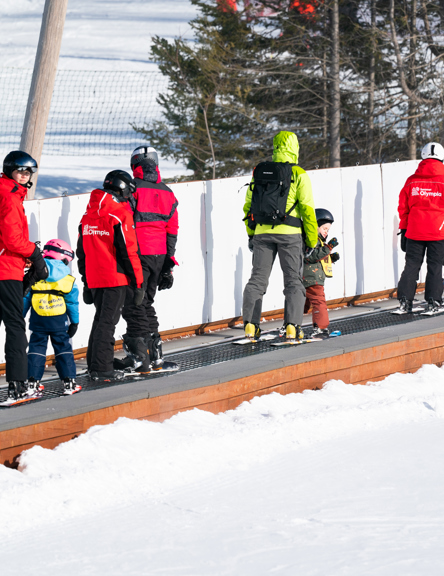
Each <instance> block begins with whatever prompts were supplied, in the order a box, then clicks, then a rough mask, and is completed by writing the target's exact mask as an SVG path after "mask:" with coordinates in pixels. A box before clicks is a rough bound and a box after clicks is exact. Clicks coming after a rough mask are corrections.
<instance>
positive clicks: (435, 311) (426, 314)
mask: <svg viewBox="0 0 444 576" xmlns="http://www.w3.org/2000/svg"><path fill="white" fill-rule="evenodd" d="M443 312H444V308H443V307H440V308H438V310H431V311H430V312H428V311H426V310H424V308H423V312H421V316H436V315H437V314H442V313H443Z"/></svg>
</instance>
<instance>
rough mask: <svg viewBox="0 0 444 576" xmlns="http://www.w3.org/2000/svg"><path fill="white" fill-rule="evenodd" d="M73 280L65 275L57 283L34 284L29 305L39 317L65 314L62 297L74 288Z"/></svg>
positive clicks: (42, 281) (68, 275)
mask: <svg viewBox="0 0 444 576" xmlns="http://www.w3.org/2000/svg"><path fill="white" fill-rule="evenodd" d="M74 281H75V278H74V276H71V275H70V274H67V275H66V276H65V277H64V278H62V279H61V280H57V282H46V280H40V281H39V282H36V283H35V284H34V285H33V287H32V289H31V291H32V298H31V304H32V308H33V310H35V312H37V314H38V315H39V316H61V315H62V314H65V312H66V304H65V298H64V295H66V294H69V293H70V292H71V290H72V287H73V286H74Z"/></svg>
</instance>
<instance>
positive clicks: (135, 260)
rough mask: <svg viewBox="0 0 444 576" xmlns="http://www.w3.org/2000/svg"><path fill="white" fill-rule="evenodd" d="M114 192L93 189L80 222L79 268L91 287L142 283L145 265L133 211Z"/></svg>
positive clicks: (84, 280)
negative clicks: (117, 198)
mask: <svg viewBox="0 0 444 576" xmlns="http://www.w3.org/2000/svg"><path fill="white" fill-rule="evenodd" d="M125 204H126V202H124V203H119V202H118V201H117V200H116V199H115V198H114V196H113V195H112V194H109V193H108V192H105V191H104V190H93V191H92V192H91V198H90V201H89V204H88V207H87V209H86V213H85V214H84V215H83V218H82V220H81V222H80V226H79V239H78V242H77V257H78V267H79V272H80V274H81V275H82V280H83V282H84V283H85V284H86V285H87V286H88V288H111V287H113V286H128V285H129V284H131V285H132V286H137V287H140V286H141V285H142V283H143V274H142V265H141V263H140V258H139V254H138V247H137V239H136V233H135V231H134V221H133V217H132V215H131V213H130V212H129V211H128V210H127V208H126V206H125Z"/></svg>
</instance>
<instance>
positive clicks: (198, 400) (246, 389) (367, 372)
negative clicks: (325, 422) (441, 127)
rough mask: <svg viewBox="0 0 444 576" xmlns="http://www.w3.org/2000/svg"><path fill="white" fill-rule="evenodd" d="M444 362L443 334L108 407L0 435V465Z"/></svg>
mask: <svg viewBox="0 0 444 576" xmlns="http://www.w3.org/2000/svg"><path fill="white" fill-rule="evenodd" d="M443 362H444V333H438V334H431V335H428V336H421V337H418V338H412V339H410V340H404V341H401V342H394V343H392V344H385V345H383V346H374V347H371V348H366V349H363V350H358V351H355V352H348V353H345V354H341V355H338V356H332V357H329V358H323V359H320V360H315V361H309V362H303V363H300V364H295V365H293V366H287V367H284V368H279V369H277V370H272V371H269V372H264V373H262V374H259V375H257V374H256V375H254V376H250V377H245V378H239V379H237V380H231V381H229V382H224V383H222V384H217V385H213V386H207V387H202V388H197V389H192V390H186V391H183V392H176V393H174V394H166V395H164V396H157V397H155V398H148V399H143V400H138V401H135V402H129V403H126V404H120V405H117V406H111V407H108V408H103V409H100V410H94V411H92V412H86V413H84V414H79V415H77V416H71V417H68V418H61V419H55V420H52V421H50V422H44V423H41V424H34V425H31V426H24V427H21V428H15V429H11V430H6V431H3V432H0V463H3V464H5V465H7V466H11V467H14V466H16V464H17V457H18V456H19V455H20V453H21V452H22V451H23V450H26V449H28V448H31V447H32V446H34V445H36V444H38V445H40V446H43V447H44V448H54V447H55V446H57V445H58V444H60V443H62V442H65V441H67V440H70V439H72V438H75V437H76V436H78V435H79V434H82V433H83V432H86V431H87V430H88V429H89V428H90V427H91V426H94V425H98V424H110V423H112V422H115V421H116V420H117V419H118V418H120V417H122V416H124V417H127V418H135V419H144V420H153V421H163V420H165V419H167V418H169V417H171V416H173V415H174V414H177V413H178V412H182V411H185V410H191V409H193V408H199V409H201V410H208V411H210V412H213V413H219V412H223V411H226V410H230V409H233V408H236V406H239V404H241V403H242V402H244V401H246V400H251V399H252V398H253V397H255V396H261V395H263V394H269V393H271V392H279V393H280V394H289V393H291V392H302V391H303V390H307V389H312V390H318V389H320V388H321V387H322V385H323V384H324V383H325V382H327V381H328V380H331V379H339V380H342V381H343V382H345V383H349V384H365V383H367V382H368V381H378V380H382V379H384V378H385V377H386V376H388V375H389V374H393V373H395V372H415V371H416V370H418V369H419V368H420V367H421V366H422V365H423V364H437V365H441V364H442V363H443Z"/></svg>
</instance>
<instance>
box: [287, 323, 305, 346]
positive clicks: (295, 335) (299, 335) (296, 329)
mask: <svg viewBox="0 0 444 576" xmlns="http://www.w3.org/2000/svg"><path fill="white" fill-rule="evenodd" d="M285 337H286V339H287V340H289V341H290V342H291V341H293V340H302V339H303V338H304V332H303V331H302V328H301V327H300V326H299V325H295V324H286V326H285Z"/></svg>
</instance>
